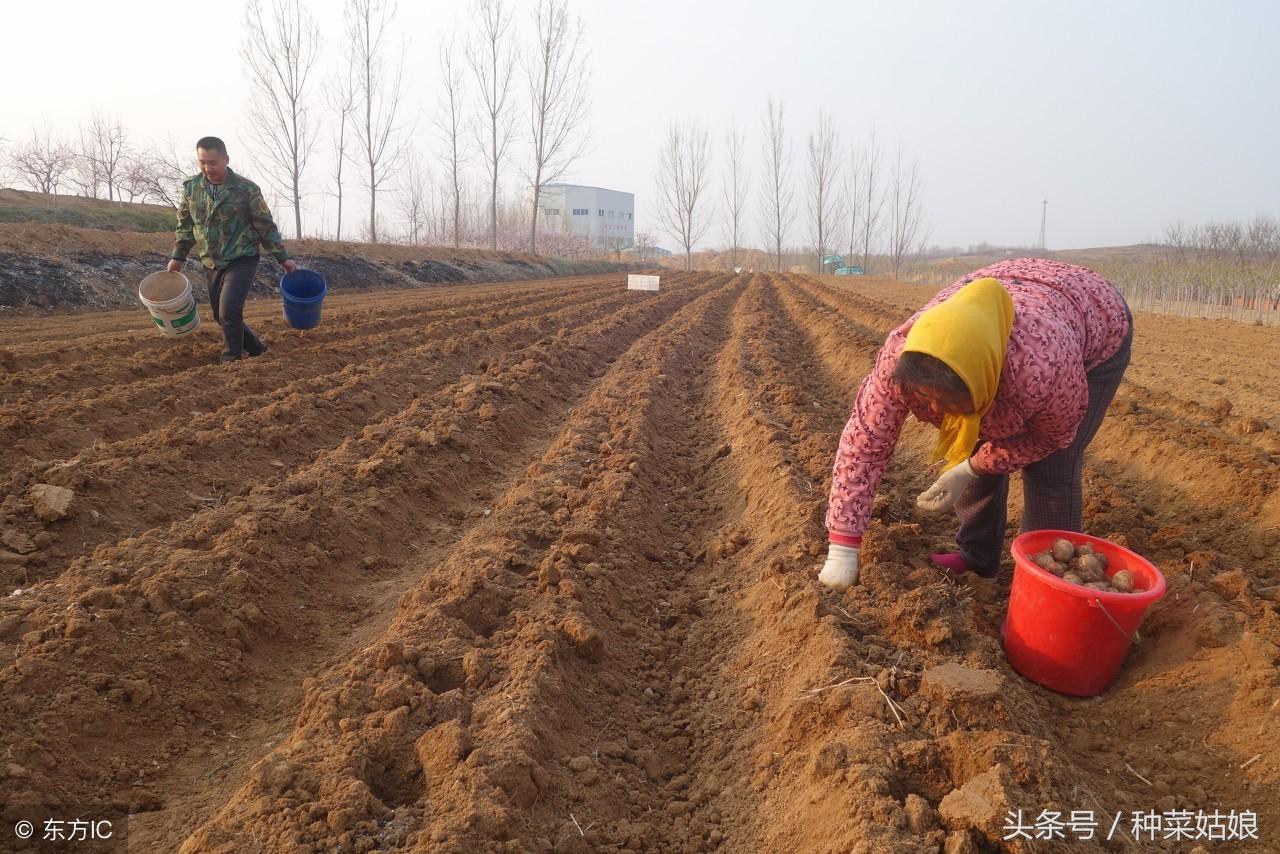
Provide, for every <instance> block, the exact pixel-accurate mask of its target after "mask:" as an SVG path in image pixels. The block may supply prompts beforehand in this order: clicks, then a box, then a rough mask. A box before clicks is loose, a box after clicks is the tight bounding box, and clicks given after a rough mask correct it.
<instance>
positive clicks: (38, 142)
mask: <svg viewBox="0 0 1280 854" xmlns="http://www.w3.org/2000/svg"><path fill="white" fill-rule="evenodd" d="M74 160H75V156H74V154H73V153H72V151H71V148H70V147H69V146H68V145H67V144H66V143H65V142H62V141H61V140H55V139H54V138H53V134H52V133H50V132H49V131H47V130H46V131H45V132H44V135H43V136H41V135H40V133H39V132H38V131H34V130H33V131H32V132H31V141H30V142H28V143H26V144H25V145H21V146H19V147H17V148H15V149H14V151H13V154H12V156H11V157H10V159H9V162H10V165H11V166H12V167H13V171H14V172H16V173H17V174H18V178H19V180H21V181H23V182H25V183H26V184H27V186H29V187H30V188H31V189H32V190H35V191H36V192H37V193H50V194H56V193H57V192H58V187H59V186H60V185H61V184H62V180H63V179H64V178H65V177H66V174H67V172H68V171H70V169H71V167H72V165H73V164H74Z"/></svg>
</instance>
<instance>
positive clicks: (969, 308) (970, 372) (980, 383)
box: [902, 278, 1013, 468]
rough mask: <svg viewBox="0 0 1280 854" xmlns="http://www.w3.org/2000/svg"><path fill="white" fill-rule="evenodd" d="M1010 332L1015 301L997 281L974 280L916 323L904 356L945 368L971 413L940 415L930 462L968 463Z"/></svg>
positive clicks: (997, 382)
mask: <svg viewBox="0 0 1280 854" xmlns="http://www.w3.org/2000/svg"><path fill="white" fill-rule="evenodd" d="M1012 329H1013V300H1012V299H1011V298H1010V296H1009V292H1008V291H1006V290H1005V289H1004V286H1003V285H1001V284H1000V283H999V282H998V281H996V280H995V279H991V278H986V279H975V280H973V281H972V282H970V283H969V284H967V285H965V286H964V287H963V288H961V289H960V290H958V291H956V292H955V293H954V294H952V295H951V296H950V297H949V298H948V299H946V300H944V301H943V302H940V303H938V304H937V305H935V306H934V307H933V308H931V309H929V310H928V311H926V312H924V313H923V314H921V315H920V317H919V318H917V320H916V322H915V324H914V325H913V326H912V327H911V329H910V331H909V332H907V341H906V343H905V344H904V345H903V347H902V352H904V353H906V352H913V353H924V354H926V355H929V356H933V357H934V358H935V359H938V360H939V361H941V362H943V363H944V364H946V366H947V367H949V368H951V370H953V371H955V372H956V374H958V375H959V376H960V378H961V379H962V380H964V383H965V385H967V386H968V387H969V396H970V397H972V398H973V407H974V411H973V412H970V413H968V414H966V415H950V414H945V415H943V416H942V426H941V428H940V429H939V433H938V444H937V445H935V446H934V449H933V454H932V456H931V459H932V461H935V462H936V461H937V460H942V459H945V460H946V461H947V468H951V467H953V466H957V465H959V464H960V463H962V462H964V461H965V460H967V459H968V458H969V455H970V454H971V453H973V448H974V446H975V445H976V444H978V427H979V425H980V424H981V422H982V416H984V415H986V414H987V413H988V412H989V411H990V410H991V404H992V403H994V402H995V399H996V389H997V388H998V387H999V385H1000V372H1001V371H1002V370H1003V369H1004V355H1005V348H1006V347H1008V345H1009V332H1010V331H1011V330H1012Z"/></svg>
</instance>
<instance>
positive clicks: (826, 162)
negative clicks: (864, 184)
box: [809, 111, 840, 273]
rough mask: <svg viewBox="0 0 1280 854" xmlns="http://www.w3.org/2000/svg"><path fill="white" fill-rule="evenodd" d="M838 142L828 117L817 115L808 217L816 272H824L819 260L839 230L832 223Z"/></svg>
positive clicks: (811, 140) (811, 152)
mask: <svg viewBox="0 0 1280 854" xmlns="http://www.w3.org/2000/svg"><path fill="white" fill-rule="evenodd" d="M839 150H840V143H839V140H838V139H837V136H836V129H835V125H834V124H832V122H831V117H830V116H828V115H826V114H824V113H823V112H821V111H819V112H818V128H817V132H816V133H811V134H809V218H810V224H811V226H812V229H813V231H812V235H813V239H814V242H815V244H816V245H817V248H818V272H820V273H822V272H826V269H825V266H824V264H823V259H824V258H826V257H827V249H828V246H829V245H830V243H831V240H832V235H833V234H834V233H835V232H836V231H838V230H839V223H838V222H836V219H837V218H838V216H839V214H838V213H837V211H838V206H837V204H836V192H837V190H836V187H837V181H838V177H839V171H840V168H839V165H838V164H837V163H836V152H837V151H839Z"/></svg>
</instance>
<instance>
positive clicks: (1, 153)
mask: <svg viewBox="0 0 1280 854" xmlns="http://www.w3.org/2000/svg"><path fill="white" fill-rule="evenodd" d="M8 148H9V138H8V137H4V136H0V187H7V186H9V185H10V184H12V183H13V172H12V171H11V170H10V166H11V163H10V161H11V160H12V158H13V152H11V151H8V150H7V149H8Z"/></svg>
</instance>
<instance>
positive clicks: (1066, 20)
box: [0, 0, 1280, 248]
mask: <svg viewBox="0 0 1280 854" xmlns="http://www.w3.org/2000/svg"><path fill="white" fill-rule="evenodd" d="M342 5H343V2H342V0H313V2H311V3H310V4H309V7H310V9H311V10H312V12H313V14H314V17H315V19H316V21H317V23H318V24H319V26H320V28H321V31H322V34H323V36H324V38H325V44H324V48H323V51H324V62H325V64H326V69H325V70H326V72H327V71H328V70H330V69H329V66H336V63H337V60H338V58H339V56H340V54H341V50H342V45H343V39H342V28H341V21H342V15H341V9H342ZM515 5H516V7H517V8H518V20H519V22H520V26H521V27H522V32H521V36H522V40H523V41H525V42H528V41H529V30H530V27H529V25H528V15H529V11H530V9H531V7H532V0H520V2H517V3H516V4H515ZM0 8H2V9H3V11H2V12H0V15H2V17H0V20H2V21H3V23H4V31H5V33H6V38H5V45H4V49H3V51H2V52H0V80H3V81H4V82H3V91H0V136H3V137H6V138H8V139H9V140H10V141H11V142H12V141H13V140H14V139H21V138H23V137H26V136H28V135H29V134H30V132H31V127H32V126H33V125H35V126H39V127H41V128H43V127H49V128H51V129H52V130H53V131H54V132H55V133H64V134H69V133H71V132H73V131H75V129H76V127H77V126H78V125H79V124H80V123H82V122H85V121H87V120H88V118H89V116H90V114H91V113H92V112H93V111H94V110H98V111H102V112H105V113H109V114H113V115H117V116H119V118H120V119H121V120H122V121H123V123H124V124H125V125H126V126H127V128H128V129H129V130H130V132H131V134H132V136H133V137H134V138H135V140H138V141H141V142H144V143H150V142H159V141H162V140H164V139H165V138H167V137H172V138H173V139H174V140H176V141H178V142H179V143H180V144H181V145H182V147H184V148H185V147H187V146H189V145H190V144H191V143H192V142H193V141H194V140H195V139H196V138H197V137H199V136H202V135H204V134H216V135H220V136H222V137H224V138H225V139H226V141H227V143H228V146H229V147H230V148H231V154H232V159H233V167H234V166H236V165H240V166H241V167H243V168H244V171H246V173H248V174H249V175H250V177H255V178H259V179H261V177H262V176H261V175H255V174H254V168H255V164H254V162H253V160H252V158H251V157H249V154H250V152H249V151H248V141H247V138H246V128H245V121H244V119H243V110H244V105H245V102H246V99H247V93H248V87H247V83H246V81H245V77H244V74H243V71H242V69H241V61H240V58H239V54H238V48H239V44H240V41H241V37H242V22H243V4H242V3H241V2H240V1H239V0H226V2H223V3H217V2H205V3H175V2H172V0H117V2H114V3H106V2H101V0H95V2H72V0H40V2H21V3H19V2H9V0H5V2H3V5H2V6H0ZM469 8H470V4H469V2H465V0H439V1H438V2H419V3H402V4H401V5H400V7H399V9H398V10H397V13H396V20H397V22H398V27H399V30H400V33H401V34H402V36H403V38H404V39H405V41H406V43H407V46H408V49H407V53H406V57H407V77H408V80H409V83H410V87H409V96H410V100H409V106H410V107H411V110H410V111H409V113H407V114H406V119H409V120H412V121H413V122H415V123H416V126H417V128H418V131H417V137H418V139H419V142H420V144H421V146H422V147H423V150H424V154H425V153H428V152H429V149H430V147H431V146H433V145H435V141H434V140H433V139H432V138H431V137H430V135H429V133H428V131H427V128H428V126H429V115H430V113H431V111H432V109H433V108H434V106H435V104H436V99H437V97H438V94H439V92H438V85H437V78H438V74H437V71H436V67H437V66H436V58H437V47H438V44H439V42H440V40H441V39H442V38H447V37H448V36H449V35H450V34H452V33H454V32H459V33H460V32H463V31H465V29H466V27H467V25H468V15H467V11H468V9H469ZM573 8H574V10H575V11H576V12H577V13H578V14H579V15H581V17H582V18H583V19H584V22H585V25H586V33H587V41H588V42H589V45H590V53H591V59H590V67H591V73H592V86H591V88H592V94H593V109H592V116H591V121H590V138H591V147H590V149H589V152H588V154H587V155H586V156H585V157H584V158H583V159H581V160H580V161H579V162H578V164H577V165H576V167H575V168H574V170H573V173H572V175H571V179H572V180H575V181H577V182H580V183H585V184H595V185H599V186H605V187H610V188H613V189H619V190H625V191H630V192H634V193H635V194H636V207H637V215H636V220H637V227H638V228H639V229H644V228H650V229H654V230H655V231H656V230H657V222H656V217H655V215H654V210H653V205H652V202H653V192H654V169H655V164H656V161H657V155H658V148H659V144H660V142H661V138H662V135H663V133H664V129H665V127H666V125H667V124H668V123H669V122H670V121H672V120H673V119H680V120H696V121H698V122H700V123H701V124H702V125H703V126H704V127H706V128H707V129H708V130H709V131H710V133H711V137H712V141H713V143H714V154H715V157H714V159H713V168H714V170H715V181H714V183H713V187H712V189H713V190H714V194H713V199H714V200H715V201H716V202H717V203H718V202H719V194H720V183H719V182H720V171H719V167H720V166H721V165H723V160H724V157H723V154H724V151H723V139H724V135H725V133H726V132H727V130H728V128H729V126H730V123H731V122H734V121H736V122H737V123H738V125H739V126H740V127H741V128H742V129H743V130H745V131H746V132H747V134H748V150H749V154H750V169H751V177H752V179H753V184H752V188H751V190H752V196H751V199H752V204H751V212H752V222H751V223H750V224H749V228H748V240H749V241H750V242H753V243H759V242H760V234H759V231H758V229H757V228H756V227H755V223H754V219H755V216H754V215H755V212H756V210H757V208H758V204H757V201H756V200H757V190H758V179H759V176H760V171H761V156H760V146H761V130H760V128H761V118H762V114H763V112H764V108H765V102H766V98H767V97H768V96H770V95H772V96H774V97H775V98H780V99H781V100H782V101H783V102H784V105H785V109H786V128H787V131H788V134H789V136H790V138H791V141H792V144H793V158H792V178H793V183H794V185H795V193H796V200H797V205H798V206H802V204H803V201H804V199H805V173H804V160H803V149H804V143H805V138H806V137H807V135H808V133H809V132H810V130H811V129H812V127H813V126H814V124H815V123H816V119H817V115H818V111H819V109H823V110H826V111H828V112H829V113H831V114H832V115H833V116H834V117H835V120H836V122H837V126H838V128H839V131H840V135H841V142H842V143H843V144H845V145H846V146H849V145H854V144H861V143H863V142H864V141H865V140H866V138H867V136H868V135H869V134H870V133H871V131H872V130H873V129H874V131H875V133H876V135H877V137H878V139H879V141H880V143H881V145H882V147H883V148H885V149H886V150H892V149H894V148H896V147H897V146H898V145H899V144H900V145H901V146H902V147H903V149H904V151H906V152H908V153H909V154H911V155H914V156H915V157H917V158H918V159H919V163H920V168H921V174H922V177H923V186H924V193H925V211H926V217H927V228H928V234H929V241H930V243H932V244H939V245H966V244H971V243H977V242H980V241H989V242H992V243H1012V244H1022V245H1030V244H1032V243H1033V242H1034V241H1035V239H1036V236H1037V234H1038V231H1039V227H1040V209H1041V204H1040V203H1041V200H1042V199H1048V200H1049V207H1048V241H1047V242H1048V245H1049V246H1050V247H1051V248H1075V247H1085V246H1099V245H1114V244H1124V243H1132V242H1138V241H1144V240H1151V239H1157V238H1159V237H1160V236H1161V234H1162V232H1163V230H1164V228H1165V226H1166V225H1167V224H1169V223H1170V222H1173V221H1175V220H1184V221H1187V222H1203V221H1206V220H1211V219H1231V218H1248V217H1251V216H1253V215H1255V214H1260V213H1268V214H1272V215H1276V214H1280V156H1277V155H1276V150H1277V143H1278V142H1280V106H1278V105H1280V48H1278V47H1277V44H1276V40H1277V38H1278V37H1280V3H1275V2H1263V1H1262V0H1259V2H1243V0H1239V2H1231V0H1225V2H1210V0H1203V2H1170V0H1161V2H1117V0H1112V2H1066V0H1061V1H1060V2H1053V3H1049V2H1032V1H1031V0H1024V2H965V3H961V2H883V1H882V2H825V3H822V2H806V0H788V2H772V3H766V2H753V0H735V1H734V2H701V0H699V2H690V0H682V1H681V2H675V1H674V0H643V2H631V3H613V2H609V3H605V2H594V3H588V2H585V0H575V2H573ZM519 127H520V128H521V129H523V128H524V127H525V124H524V123H521V124H520V125H519ZM523 153H524V150H523V149H520V148H518V149H516V155H517V156H522V155H523ZM522 159H523V158H522ZM475 169H476V171H477V177H478V173H479V169H480V164H479V162H478V161H477V162H476V164H475ZM193 171H194V170H193ZM328 174H329V167H328V164H327V163H324V162H322V161H317V169H316V170H315V174H313V175H312V176H310V177H309V179H308V183H309V184H310V189H311V191H312V196H311V199H312V201H311V207H312V209H313V211H314V213H313V217H314V219H322V218H323V219H325V221H326V222H327V221H328V218H329V217H331V216H332V213H331V211H329V210H328V209H329V208H331V207H332V202H331V201H327V200H326V199H325V196H324V192H325V191H326V190H327V189H328V188H329V185H330V182H329V179H328V177H327V175H328ZM508 175H509V178H510V183H511V185H512V186H513V187H514V186H515V183H516V181H517V180H518V173H517V172H516V169H515V164H514V163H512V168H511V169H510V171H509V173H508ZM260 183H265V181H262V180H260ZM353 207H357V208H358V205H353ZM322 209H323V210H322ZM277 211H278V213H279V214H283V213H284V210H283V207H282V206H280V205H277ZM281 218H282V219H283V217H281ZM354 226H355V222H354V221H348V222H347V224H346V228H347V229H352V230H353V229H354ZM329 227H330V228H331V224H330V226H329ZM808 229H809V226H808V222H807V220H803V219H798V220H797V222H796V223H795V225H794V226H793V228H792V230H791V235H790V239H789V241H788V242H791V243H801V242H804V240H805V239H806V238H807V235H808ZM723 235H724V230H723V228H722V227H721V224H720V217H719V216H717V217H716V219H715V224H714V225H713V227H712V228H711V229H710V230H709V232H708V235H707V239H706V240H705V241H704V243H705V244H721V243H722V242H723V239H724V238H723ZM662 243H664V244H666V245H670V244H671V243H672V241H671V240H670V239H669V238H664V239H663V240H662Z"/></svg>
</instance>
